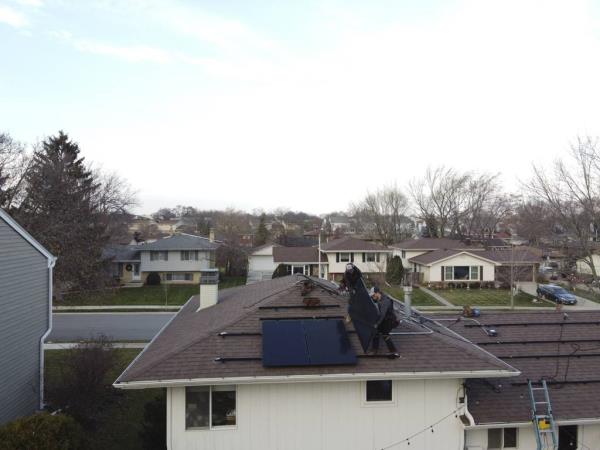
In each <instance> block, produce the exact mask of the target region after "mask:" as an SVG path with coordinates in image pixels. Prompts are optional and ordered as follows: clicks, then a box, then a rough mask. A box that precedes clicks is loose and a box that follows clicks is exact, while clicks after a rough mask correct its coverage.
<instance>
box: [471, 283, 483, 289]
mask: <svg viewBox="0 0 600 450" xmlns="http://www.w3.org/2000/svg"><path fill="white" fill-rule="evenodd" d="M470 287H471V289H479V288H481V283H479V282H475V283H471V286H470Z"/></svg>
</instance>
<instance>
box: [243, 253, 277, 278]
mask: <svg viewBox="0 0 600 450" xmlns="http://www.w3.org/2000/svg"><path fill="white" fill-rule="evenodd" d="M276 267H277V264H275V262H274V261H273V255H272V254H271V255H250V256H248V271H249V272H271V273H273V271H274V270H275V268H276Z"/></svg>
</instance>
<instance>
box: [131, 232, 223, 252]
mask: <svg viewBox="0 0 600 450" xmlns="http://www.w3.org/2000/svg"><path fill="white" fill-rule="evenodd" d="M219 246H220V242H218V241H211V240H210V238H207V237H204V236H196V235H195V234H187V233H177V234H172V235H170V236H166V237H164V238H160V239H157V240H156V241H154V242H144V243H141V244H138V245H137V246H136V247H137V250H138V251H150V250H216V249H217V248H218V247H219Z"/></svg>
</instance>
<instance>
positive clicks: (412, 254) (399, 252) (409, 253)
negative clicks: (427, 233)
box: [394, 248, 428, 267]
mask: <svg viewBox="0 0 600 450" xmlns="http://www.w3.org/2000/svg"><path fill="white" fill-rule="evenodd" d="M423 253H428V251H424V250H405V251H404V258H402V250H401V249H397V248H395V249H394V256H399V257H400V259H402V265H403V266H404V267H412V266H413V265H412V263H410V262H408V260H409V259H410V258H414V257H415V256H419V255H422V254H423Z"/></svg>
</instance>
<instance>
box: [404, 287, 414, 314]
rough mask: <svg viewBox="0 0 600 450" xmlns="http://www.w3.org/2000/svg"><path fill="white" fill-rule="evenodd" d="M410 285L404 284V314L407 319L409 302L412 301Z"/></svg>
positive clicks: (409, 308) (409, 309)
mask: <svg viewBox="0 0 600 450" xmlns="http://www.w3.org/2000/svg"><path fill="white" fill-rule="evenodd" d="M411 296H412V286H404V315H405V316H406V318H407V319H410V316H411V311H412V307H411V303H412V299H411Z"/></svg>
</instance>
